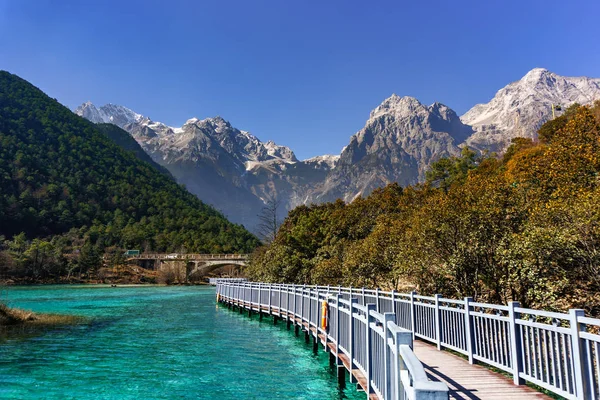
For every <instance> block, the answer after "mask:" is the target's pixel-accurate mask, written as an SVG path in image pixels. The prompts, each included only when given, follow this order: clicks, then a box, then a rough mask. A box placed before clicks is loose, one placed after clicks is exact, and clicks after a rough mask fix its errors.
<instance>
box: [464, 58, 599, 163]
mask: <svg viewBox="0 0 600 400" xmlns="http://www.w3.org/2000/svg"><path fill="white" fill-rule="evenodd" d="M597 99H600V79H593V78H588V77H565V76H560V75H557V74H555V73H553V72H550V71H548V70H546V69H543V68H535V69H532V70H531V71H529V72H528V73H527V74H526V75H525V76H524V77H523V78H521V79H520V80H518V81H516V82H513V83H511V84H509V85H507V86H505V87H503V88H502V89H500V90H499V91H498V92H497V93H496V95H495V96H494V98H493V99H492V100H490V102H489V103H485V104H477V105H476V106H474V107H473V108H471V109H470V110H469V111H467V112H466V113H465V114H464V115H463V116H462V117H461V120H462V122H464V123H465V124H468V125H471V126H473V128H474V129H475V130H476V132H475V133H474V134H473V135H472V136H471V137H470V138H469V139H468V140H467V144H468V145H469V146H471V147H475V148H477V149H480V150H484V149H488V150H492V151H502V150H504V149H506V147H507V146H508V145H509V144H510V140H511V139H512V138H515V137H531V138H534V137H536V132H537V130H538V129H539V127H540V126H541V125H542V124H543V123H544V122H546V121H547V120H549V119H550V118H552V105H560V106H562V107H563V108H564V107H567V106H569V105H571V104H573V103H579V104H589V103H592V102H593V101H594V100H597Z"/></svg>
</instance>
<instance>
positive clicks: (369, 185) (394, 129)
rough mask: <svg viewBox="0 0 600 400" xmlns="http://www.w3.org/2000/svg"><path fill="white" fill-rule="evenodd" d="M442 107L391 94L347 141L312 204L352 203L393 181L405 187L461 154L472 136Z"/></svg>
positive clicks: (312, 197) (450, 112) (313, 194)
mask: <svg viewBox="0 0 600 400" xmlns="http://www.w3.org/2000/svg"><path fill="white" fill-rule="evenodd" d="M471 132H472V130H471V128H470V127H468V126H466V125H464V124H462V123H461V121H460V119H459V118H458V116H457V115H456V113H455V112H454V111H452V110H451V109H449V108H448V107H446V106H445V105H443V104H440V103H434V104H432V105H431V106H424V105H423V104H421V103H420V102H419V101H418V100H417V99H415V98H413V97H399V96H397V95H395V94H394V95H392V96H391V97H389V98H388V99H386V100H385V101H384V102H383V103H381V105H379V106H378V107H377V108H375V109H374V110H373V111H372V112H371V115H370V117H369V120H368V121H367V123H366V124H365V127H364V128H363V129H362V130H360V131H359V132H358V133H356V134H355V135H354V136H352V138H351V139H350V144H349V145H347V146H346V147H345V148H344V150H343V151H342V154H341V156H340V158H339V160H338V161H337V162H336V165H335V168H333V169H332V171H331V172H330V173H329V174H328V176H327V178H326V180H325V182H324V183H323V185H322V187H320V188H319V189H317V190H316V191H315V192H314V193H312V195H311V199H312V200H313V201H314V202H319V201H332V200H335V199H336V198H342V199H344V200H345V201H351V200H352V199H354V198H355V197H356V196H359V195H368V194H369V193H371V192H372V191H373V190H374V189H376V188H378V187H382V186H385V185H387V184H389V183H392V182H398V183H400V184H401V185H403V186H406V185H410V184H415V183H417V182H419V181H421V180H423V178H424V176H425V171H426V169H427V167H428V166H429V165H430V164H431V163H432V162H433V161H436V160H438V159H439V158H441V157H447V156H451V155H457V154H459V153H460V150H459V148H458V145H459V144H460V143H462V142H464V141H465V140H466V139H467V137H468V136H469V135H470V134H471Z"/></svg>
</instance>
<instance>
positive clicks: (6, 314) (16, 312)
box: [0, 303, 83, 328]
mask: <svg viewBox="0 0 600 400" xmlns="http://www.w3.org/2000/svg"><path fill="white" fill-rule="evenodd" d="M82 321H83V318H82V317H78V316H75V315H61V314H42V313H34V312H32V311H28V310H22V309H20V308H11V307H8V306H7V305H6V304H4V303H0V328H4V327H12V326H39V327H49V326H55V325H71V324H76V323H80V322H82Z"/></svg>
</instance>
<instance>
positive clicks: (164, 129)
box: [75, 68, 600, 229]
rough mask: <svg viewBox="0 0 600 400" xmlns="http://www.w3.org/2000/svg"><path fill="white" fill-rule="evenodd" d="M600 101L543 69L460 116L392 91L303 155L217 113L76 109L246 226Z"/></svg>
mask: <svg viewBox="0 0 600 400" xmlns="http://www.w3.org/2000/svg"><path fill="white" fill-rule="evenodd" d="M598 99H600V79H592V78H586V77H580V78H568V77H562V76H559V75H556V74H554V73H552V72H550V71H547V70H545V69H541V68H536V69H533V70H531V71H530V72H528V73H527V74H526V75H525V76H524V77H523V78H522V79H521V80H519V81H517V82H513V83H511V84H509V85H507V86H506V87H504V88H502V89H500V90H499V91H498V92H497V93H496V96H495V97H494V98H493V99H492V100H491V101H490V102H489V103H486V104H478V105H476V106H474V107H473V108H472V109H471V110H469V111H468V112H467V113H465V114H464V115H463V116H462V117H460V118H459V117H458V116H457V114H456V113H455V112H454V111H453V110H452V109H450V108H449V107H447V106H445V105H443V104H441V103H434V104H432V105H430V106H426V105H423V104H421V103H420V102H419V101H418V100H417V99H415V98H413V97H399V96H397V95H395V94H394V95H392V96H391V97H389V98H387V99H385V100H384V101H383V102H382V103H381V104H380V105H379V106H377V107H376V108H375V109H374V110H373V111H371V113H370V115H369V119H368V120H367V121H366V123H365V126H364V127H363V128H362V129H361V130H360V131H358V132H357V133H356V134H354V135H352V137H351V138H350V143H349V144H348V145H347V146H345V147H344V148H343V149H342V152H341V154H340V155H324V156H317V157H313V158H309V159H307V160H303V161H299V160H298V159H297V158H296V156H295V155H294V153H293V151H292V150H291V149H290V148H288V147H285V146H281V145H277V144H275V143H274V142H272V141H267V142H262V141H261V140H260V139H258V138H257V137H256V136H254V135H252V134H251V133H249V132H246V131H243V130H239V129H237V128H234V127H233V126H231V124H230V123H229V122H227V121H226V120H224V119H223V118H221V117H214V118H206V119H202V120H201V119H198V118H192V119H189V120H187V121H186V122H185V123H184V124H183V125H182V126H181V127H171V126H167V125H165V124H163V123H161V122H155V121H152V120H151V119H150V118H148V117H145V116H143V115H141V114H138V113H136V112H134V111H132V110H130V109H128V108H126V107H122V106H118V105H113V104H107V105H105V106H102V107H100V108H96V107H95V106H94V105H93V104H92V103H90V102H88V103H85V104H83V105H81V106H80V107H79V108H77V110H76V111H75V112H76V113H77V114H79V115H81V116H83V117H85V118H87V119H89V120H91V121H93V122H106V123H113V124H115V125H118V126H120V127H122V128H123V129H125V130H126V131H128V132H129V133H130V134H131V135H132V136H133V137H134V138H135V139H136V141H137V142H138V143H139V144H140V145H141V146H142V148H143V149H144V150H145V151H146V152H147V153H148V154H149V155H150V156H151V157H152V159H153V160H154V161H156V162H157V163H159V164H160V165H162V166H164V167H166V168H167V169H168V170H169V172H171V174H172V175H173V176H174V177H175V178H176V179H177V180H178V181H179V182H180V183H182V184H185V185H186V186H187V187H188V189H189V190H190V191H191V192H192V193H195V194H196V195H197V196H198V197H200V198H201V199H202V200H204V201H206V202H208V203H210V204H213V205H215V206H216V207H217V208H218V209H220V210H222V211H223V212H224V214H225V215H226V216H227V217H228V218H230V219H231V220H233V221H235V222H238V223H243V224H245V225H246V226H247V227H249V228H250V229H253V227H254V226H255V225H256V222H257V218H256V217H257V214H259V212H260V210H261V208H262V207H263V205H264V203H265V202H266V201H267V200H268V199H272V198H277V199H278V200H279V201H280V202H281V205H282V215H284V214H285V213H286V212H287V210H289V209H291V208H293V207H295V206H297V205H300V204H310V203H318V202H323V201H332V200H335V199H337V198H342V199H344V200H346V201H350V200H352V199H354V198H355V197H356V196H360V195H368V194H369V193H370V192H371V191H373V190H374V189H375V188H377V187H381V186H384V185H386V184H389V183H392V182H398V183H400V184H401V185H409V184H414V183H417V182H420V181H422V180H423V179H424V176H425V172H426V170H427V168H428V167H429V166H430V165H431V163H432V162H434V161H436V160H438V159H439V158H441V157H447V156H451V155H457V154H459V152H460V147H462V146H464V145H468V146H470V147H475V148H477V149H479V150H492V151H497V152H501V151H503V150H504V149H505V148H506V147H507V146H508V145H509V144H510V140H511V139H512V138H514V137H517V136H525V137H535V136H536V132H537V130H538V128H539V126H540V125H541V124H543V123H544V122H545V121H546V120H548V119H549V118H551V116H552V105H553V104H554V105H561V106H562V107H567V106H569V105H570V104H572V103H575V102H577V103H580V104H588V103H591V102H593V101H594V100H598Z"/></svg>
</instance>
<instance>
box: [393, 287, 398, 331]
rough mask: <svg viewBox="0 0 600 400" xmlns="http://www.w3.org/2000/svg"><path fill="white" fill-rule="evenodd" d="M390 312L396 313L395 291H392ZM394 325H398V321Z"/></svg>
mask: <svg viewBox="0 0 600 400" xmlns="http://www.w3.org/2000/svg"><path fill="white" fill-rule="evenodd" d="M392 312H393V313H394V314H395V313H396V289H392ZM396 325H399V324H398V321H396Z"/></svg>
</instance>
